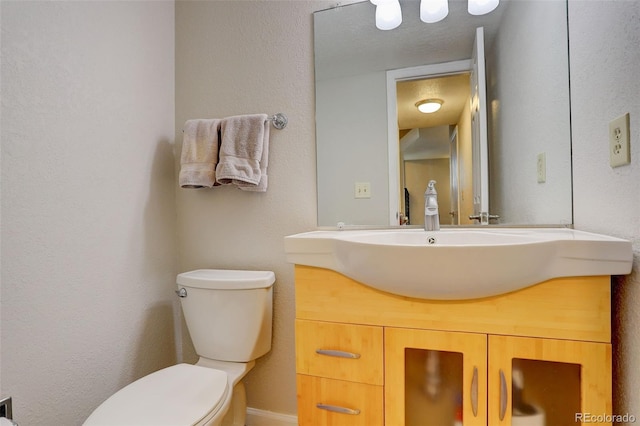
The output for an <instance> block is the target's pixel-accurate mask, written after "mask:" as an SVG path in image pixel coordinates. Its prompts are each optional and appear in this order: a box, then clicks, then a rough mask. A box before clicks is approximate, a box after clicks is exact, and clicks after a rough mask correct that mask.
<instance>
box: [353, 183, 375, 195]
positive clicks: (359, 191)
mask: <svg viewBox="0 0 640 426" xmlns="http://www.w3.org/2000/svg"><path fill="white" fill-rule="evenodd" d="M355 197H356V198H371V182H356V185H355Z"/></svg>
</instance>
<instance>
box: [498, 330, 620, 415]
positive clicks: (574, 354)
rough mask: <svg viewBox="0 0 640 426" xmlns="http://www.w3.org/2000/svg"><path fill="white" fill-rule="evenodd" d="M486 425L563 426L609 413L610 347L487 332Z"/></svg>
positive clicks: (599, 344)
mask: <svg viewBox="0 0 640 426" xmlns="http://www.w3.org/2000/svg"><path fill="white" fill-rule="evenodd" d="M488 381H489V395H488V398H489V424H491V425H512V426H564V425H576V424H581V419H582V418H583V415H584V413H598V414H612V412H611V410H612V404H611V345H610V344H607V343H593V342H577V341H569V340H553V339H537V338H522V337H508V336H489V378H488Z"/></svg>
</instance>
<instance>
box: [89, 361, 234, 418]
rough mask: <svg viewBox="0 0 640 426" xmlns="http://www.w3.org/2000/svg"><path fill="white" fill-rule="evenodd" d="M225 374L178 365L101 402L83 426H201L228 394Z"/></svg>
mask: <svg viewBox="0 0 640 426" xmlns="http://www.w3.org/2000/svg"><path fill="white" fill-rule="evenodd" d="M229 392H230V391H229V386H228V380H227V374H226V373H225V372H224V371H220V370H215V369H211V368H206V367H200V366H197V365H191V364H178V365H174V366H172V367H168V368H165V369H163V370H159V371H156V372H155V373H152V374H149V375H148V376H145V377H143V378H141V379H139V380H136V381H135V382H133V383H131V384H130V385H128V386H126V387H124V388H123V389H121V390H120V391H118V392H116V393H115V394H113V395H112V396H111V397H110V398H109V399H107V400H106V401H105V402H103V403H102V404H101V405H100V406H99V407H98V408H96V409H95V411H94V412H93V413H92V414H91V416H89V418H88V419H87V421H86V422H85V423H84V424H85V425H86V426H89V425H91V426H98V425H104V426H115V425H135V426H143V425H149V426H161V425H166V426H175V425H185V426H186V425H200V424H205V423H206V422H207V421H209V420H211V419H212V418H213V416H214V415H215V414H216V413H217V412H218V411H219V410H220V409H221V408H222V406H223V405H224V403H225V401H226V399H227V396H228V394H229Z"/></svg>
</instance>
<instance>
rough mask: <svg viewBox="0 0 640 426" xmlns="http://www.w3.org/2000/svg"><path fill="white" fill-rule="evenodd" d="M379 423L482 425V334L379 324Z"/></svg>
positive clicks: (484, 354) (484, 340)
mask: <svg viewBox="0 0 640 426" xmlns="http://www.w3.org/2000/svg"><path fill="white" fill-rule="evenodd" d="M384 337H385V342H384V343H385V424H387V425H395V426H397V425H405V426H412V425H417V426H430V425H434V426H447V425H451V426H453V425H458V424H460V420H461V419H463V420H464V425H465V426H475V425H486V422H487V395H486V389H487V382H486V378H487V336H486V335H485V334H475V333H452V332H441V331H429V330H414V329H404V328H385V336H384Z"/></svg>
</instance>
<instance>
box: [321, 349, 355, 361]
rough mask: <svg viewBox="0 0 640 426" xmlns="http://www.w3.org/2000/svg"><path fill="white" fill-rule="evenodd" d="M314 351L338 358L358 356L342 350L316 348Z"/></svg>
mask: <svg viewBox="0 0 640 426" xmlns="http://www.w3.org/2000/svg"><path fill="white" fill-rule="evenodd" d="M316 353H317V354H318V355H326V356H335V357H338V358H350V359H358V358H360V354H354V353H352V352H344V351H334V350H332V349H316Z"/></svg>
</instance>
